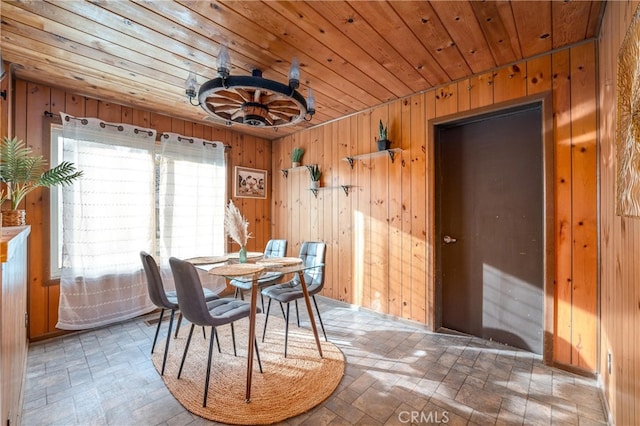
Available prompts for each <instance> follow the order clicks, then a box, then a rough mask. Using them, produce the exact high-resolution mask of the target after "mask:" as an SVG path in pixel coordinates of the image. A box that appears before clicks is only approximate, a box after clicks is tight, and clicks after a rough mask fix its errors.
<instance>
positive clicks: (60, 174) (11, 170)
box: [0, 136, 82, 226]
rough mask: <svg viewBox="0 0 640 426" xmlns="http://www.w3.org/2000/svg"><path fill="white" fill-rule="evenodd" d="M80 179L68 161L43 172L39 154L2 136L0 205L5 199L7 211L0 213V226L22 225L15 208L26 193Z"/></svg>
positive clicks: (21, 216) (44, 167)
mask: <svg viewBox="0 0 640 426" xmlns="http://www.w3.org/2000/svg"><path fill="white" fill-rule="evenodd" d="M80 176H82V171H76V168H75V166H74V165H73V163H70V162H68V161H63V162H62V163H60V164H59V165H57V166H55V167H53V168H51V169H48V170H47V161H46V160H45V159H44V158H43V157H42V156H41V155H38V156H36V155H33V153H32V151H31V148H29V147H27V146H26V145H25V143H24V142H22V141H21V140H18V139H17V138H15V137H14V138H13V139H9V138H8V137H6V136H5V137H4V138H3V140H2V143H1V144H0V180H1V181H2V182H3V183H4V184H5V185H6V187H5V188H2V189H1V190H0V205H2V204H3V203H4V202H5V201H7V200H8V201H9V202H10V206H9V207H10V209H9V210H3V211H2V224H3V225H4V226H20V225H26V220H25V217H26V215H25V210H24V209H19V208H18V207H19V205H20V202H21V201H22V200H23V199H24V197H25V196H26V195H27V194H29V193H30V192H31V191H33V190H35V189H36V188H38V187H45V188H49V187H52V186H56V185H69V184H71V183H72V182H73V181H74V180H76V179H78V178H79V177H80Z"/></svg>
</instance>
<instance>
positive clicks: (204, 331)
mask: <svg viewBox="0 0 640 426" xmlns="http://www.w3.org/2000/svg"><path fill="white" fill-rule="evenodd" d="M202 337H204V340H207V331H206V330H205V329H204V326H202Z"/></svg>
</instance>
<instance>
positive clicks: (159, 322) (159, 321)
mask: <svg viewBox="0 0 640 426" xmlns="http://www.w3.org/2000/svg"><path fill="white" fill-rule="evenodd" d="M163 315H164V309H161V310H160V318H159V319H158V326H157V327H156V335H155V336H154V337H153V345H151V353H153V350H154V349H155V347H156V341H157V340H158V333H159V332H160V324H162V316H163Z"/></svg>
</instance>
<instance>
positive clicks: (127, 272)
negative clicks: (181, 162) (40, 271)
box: [56, 114, 156, 330]
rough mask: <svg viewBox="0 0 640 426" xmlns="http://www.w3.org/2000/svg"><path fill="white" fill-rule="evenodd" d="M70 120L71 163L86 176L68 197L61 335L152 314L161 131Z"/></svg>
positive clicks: (66, 126)
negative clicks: (146, 263) (145, 263)
mask: <svg viewBox="0 0 640 426" xmlns="http://www.w3.org/2000/svg"><path fill="white" fill-rule="evenodd" d="M61 115H62V122H63V137H64V141H63V144H64V147H63V160H66V161H71V162H73V163H74V164H75V165H76V167H77V168H78V169H79V170H82V171H83V176H82V178H81V179H79V180H78V181H77V182H76V183H74V184H73V185H71V186H66V187H64V188H63V191H62V199H63V227H64V228H63V229H64V233H63V265H62V274H61V278H60V308H59V312H58V323H57V324H56V327H57V328H60V329H65V330H79V329H86V328H91V327H98V326H101V325H105V324H109V323H112V322H115V321H121V320H125V319H128V318H133V317H135V316H138V315H141V314H144V313H147V312H150V311H151V310H153V309H154V306H153V304H152V303H151V302H150V300H149V298H148V295H147V294H148V293H147V289H146V280H145V277H144V274H143V273H142V270H141V262H140V255H139V253H140V251H141V250H146V251H148V252H153V247H154V239H155V229H156V227H155V214H154V210H155V204H154V198H155V197H154V193H155V190H154V189H155V188H154V185H155V172H154V170H155V165H154V150H155V134H156V132H155V130H151V129H142V128H136V127H133V126H128V125H125V124H112V123H105V122H102V121H100V120H98V119H93V118H81V119H80V118H76V117H72V116H69V115H67V114H61Z"/></svg>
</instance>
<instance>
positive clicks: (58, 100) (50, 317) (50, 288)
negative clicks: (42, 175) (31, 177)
mask: <svg viewBox="0 0 640 426" xmlns="http://www.w3.org/2000/svg"><path fill="white" fill-rule="evenodd" d="M66 101H67V96H66V93H65V92H64V91H63V90H61V89H56V88H52V89H51V109H50V111H49V112H51V113H52V114H54V115H55V116H57V117H59V114H60V112H61V111H62V112H65V108H66ZM47 121H48V120H47ZM45 138H46V139H48V134H47V129H46V128H43V139H42V144H43V147H44V152H43V155H44V156H45V158H47V159H50V158H51V154H50V153H51V144H50V141H49V140H45ZM50 192H51V190H50V189H43V194H42V195H43V198H42V218H43V222H42V224H41V226H42V234H41V235H42V240H41V246H40V247H41V248H42V249H41V250H42V252H43V253H47V254H48V253H49V248H50V247H49V240H50V238H49V232H50V227H49V212H50V209H51V204H50ZM32 238H33V237H32ZM32 241H33V239H32ZM45 256H46V255H45ZM49 262H50V260H49V259H48V258H47V257H43V259H42V266H43V268H42V270H41V272H40V273H41V276H42V282H43V283H47V333H53V332H55V331H56V324H57V323H58V306H59V304H60V283H59V281H58V282H56V283H55V284H54V283H53V282H51V278H50V276H48V275H47V273H48V271H49V267H50V265H49Z"/></svg>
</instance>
